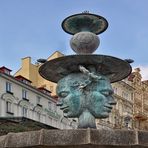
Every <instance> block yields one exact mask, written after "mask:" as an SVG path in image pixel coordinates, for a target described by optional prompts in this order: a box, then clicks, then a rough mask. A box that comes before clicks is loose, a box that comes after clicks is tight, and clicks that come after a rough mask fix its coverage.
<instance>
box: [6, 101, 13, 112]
mask: <svg viewBox="0 0 148 148" xmlns="http://www.w3.org/2000/svg"><path fill="white" fill-rule="evenodd" d="M6 112H7V113H12V103H11V102H9V101H7V102H6Z"/></svg>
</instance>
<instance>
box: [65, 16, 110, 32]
mask: <svg viewBox="0 0 148 148" xmlns="http://www.w3.org/2000/svg"><path fill="white" fill-rule="evenodd" d="M107 27H108V22H107V20H106V19H105V18H104V17H102V16H99V15H96V14H89V13H80V14H76V15H72V16H70V17H67V18H66V19H65V20H64V21H63V23H62V28H63V29H64V31H66V32H67V33H69V34H72V35H74V34H76V33H78V32H81V31H90V32H92V33H95V34H100V33H102V32H104V31H105V30H106V29H107Z"/></svg>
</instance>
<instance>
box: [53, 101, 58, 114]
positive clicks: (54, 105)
mask: <svg viewBox="0 0 148 148" xmlns="http://www.w3.org/2000/svg"><path fill="white" fill-rule="evenodd" d="M56 110H57V106H56V104H55V103H54V104H53V111H54V112H55V111H56Z"/></svg>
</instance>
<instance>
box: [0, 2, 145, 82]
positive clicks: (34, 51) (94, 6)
mask: <svg viewBox="0 0 148 148" xmlns="http://www.w3.org/2000/svg"><path fill="white" fill-rule="evenodd" d="M86 10H87V11H89V12H90V13H93V14H97V15H101V16H103V17H105V18H106V19H107V21H108V23H109V27H108V29H107V30H106V31H105V32H103V33H102V34H100V35H99V38H100V46H99V48H98V49H97V51H96V52H95V53H96V54H104V55H110V56H115V57H118V58H121V59H128V58H130V59H133V60H134V63H133V64H132V67H133V69H134V68H136V67H139V68H140V69H141V74H142V77H143V80H146V79H148V0H0V67H1V66H6V67H8V68H9V69H11V70H13V72H12V73H13V74H14V73H15V72H16V71H17V70H18V69H19V68H20V67H21V58H24V57H27V56H30V57H31V58H32V63H35V62H36V60H37V59H39V58H44V59H46V58H48V57H49V56H50V55H51V54H52V53H54V52H55V51H60V52H62V53H64V54H65V55H69V54H74V52H73V51H72V49H71V48H70V45H69V41H70V39H71V37H72V35H69V34H67V33H66V32H64V31H63V30H62V28H61V23H62V21H63V20H64V19H65V18H66V17H68V16H70V15H73V14H77V13H81V12H83V11H86Z"/></svg>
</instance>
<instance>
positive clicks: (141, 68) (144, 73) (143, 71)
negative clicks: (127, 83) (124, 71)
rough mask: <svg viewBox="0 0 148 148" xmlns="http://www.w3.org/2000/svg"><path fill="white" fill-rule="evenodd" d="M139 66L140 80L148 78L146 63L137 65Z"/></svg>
mask: <svg viewBox="0 0 148 148" xmlns="http://www.w3.org/2000/svg"><path fill="white" fill-rule="evenodd" d="M137 67H138V68H140V70H141V71H140V73H141V76H142V80H148V65H147V66H137Z"/></svg>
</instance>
